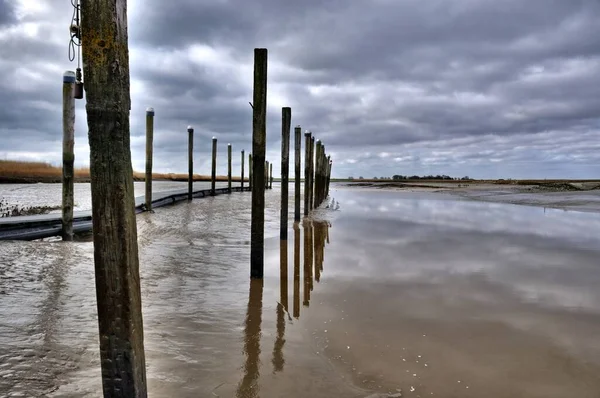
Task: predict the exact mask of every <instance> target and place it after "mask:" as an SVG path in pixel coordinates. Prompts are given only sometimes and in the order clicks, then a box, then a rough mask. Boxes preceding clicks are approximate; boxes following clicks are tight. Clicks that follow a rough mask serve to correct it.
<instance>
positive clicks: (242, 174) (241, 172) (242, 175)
mask: <svg viewBox="0 0 600 398" xmlns="http://www.w3.org/2000/svg"><path fill="white" fill-rule="evenodd" d="M245 161H246V159H245V156H244V150H242V162H241V163H240V165H241V170H240V175H241V180H242V192H243V191H244V162H245Z"/></svg>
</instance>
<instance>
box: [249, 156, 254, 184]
mask: <svg viewBox="0 0 600 398" xmlns="http://www.w3.org/2000/svg"><path fill="white" fill-rule="evenodd" d="M253 187H254V181H253V180H252V154H251V153H250V154H248V189H249V190H250V191H252V188H253Z"/></svg>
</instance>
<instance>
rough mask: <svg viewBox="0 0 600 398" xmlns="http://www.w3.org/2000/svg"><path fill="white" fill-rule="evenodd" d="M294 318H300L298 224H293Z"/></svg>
mask: <svg viewBox="0 0 600 398" xmlns="http://www.w3.org/2000/svg"><path fill="white" fill-rule="evenodd" d="M293 316H294V318H296V319H297V318H298V317H299V316H300V223H298V222H295V223H294V313H293Z"/></svg>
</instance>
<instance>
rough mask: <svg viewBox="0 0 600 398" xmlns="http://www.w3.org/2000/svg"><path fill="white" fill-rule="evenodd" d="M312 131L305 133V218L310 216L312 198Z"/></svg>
mask: <svg viewBox="0 0 600 398" xmlns="http://www.w3.org/2000/svg"><path fill="white" fill-rule="evenodd" d="M310 136H311V133H310V131H306V132H305V133H304V139H305V148H304V216H305V217H306V216H308V211H309V209H310V207H309V203H310V201H309V199H308V198H309V196H310V189H309V185H310V178H309V176H310V140H311V137H310Z"/></svg>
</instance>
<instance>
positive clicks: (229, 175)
mask: <svg viewBox="0 0 600 398" xmlns="http://www.w3.org/2000/svg"><path fill="white" fill-rule="evenodd" d="M227 190H228V192H229V193H231V144H227Z"/></svg>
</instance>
